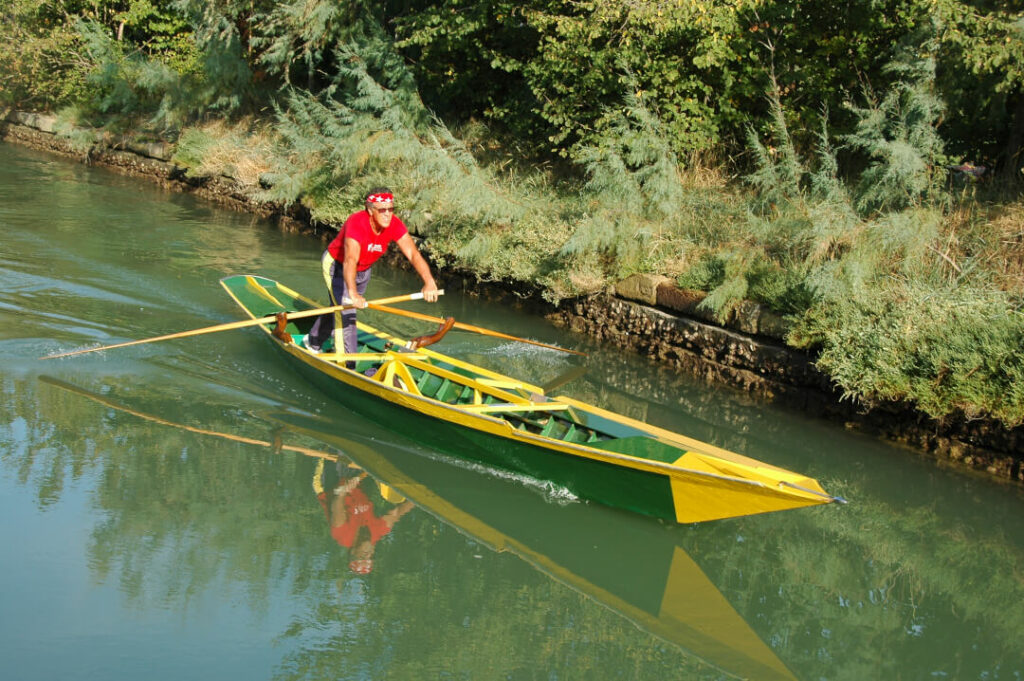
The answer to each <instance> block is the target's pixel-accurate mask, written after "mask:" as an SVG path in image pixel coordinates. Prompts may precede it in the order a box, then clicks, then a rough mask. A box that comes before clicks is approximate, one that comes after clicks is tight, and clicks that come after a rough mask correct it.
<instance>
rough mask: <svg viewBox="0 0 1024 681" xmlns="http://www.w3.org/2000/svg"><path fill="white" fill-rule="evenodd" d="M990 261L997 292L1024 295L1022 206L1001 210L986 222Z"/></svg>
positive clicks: (1023, 209) (1007, 206)
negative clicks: (998, 289)
mask: <svg viewBox="0 0 1024 681" xmlns="http://www.w3.org/2000/svg"><path fill="white" fill-rule="evenodd" d="M988 225H989V227H990V229H991V231H992V245H993V250H994V253H992V261H991V265H990V267H991V268H992V269H993V271H994V272H995V274H996V278H997V280H998V282H999V286H1000V288H1002V289H1003V290H1005V291H1009V292H1011V293H1016V294H1021V295H1024V202H1017V203H1013V204H1008V205H1005V206H1001V207H1000V208H999V210H998V214H996V215H993V216H992V218H991V219H990V220H989V221H988Z"/></svg>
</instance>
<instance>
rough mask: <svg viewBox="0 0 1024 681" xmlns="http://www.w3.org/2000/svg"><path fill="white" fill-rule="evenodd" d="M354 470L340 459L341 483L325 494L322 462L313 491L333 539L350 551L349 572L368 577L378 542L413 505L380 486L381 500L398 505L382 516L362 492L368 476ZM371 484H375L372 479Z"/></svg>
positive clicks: (318, 468)
mask: <svg viewBox="0 0 1024 681" xmlns="http://www.w3.org/2000/svg"><path fill="white" fill-rule="evenodd" d="M354 466H355V464H351V465H349V464H347V463H346V462H345V461H343V460H341V459H339V460H338V464H337V470H338V477H339V479H338V482H337V484H335V485H334V486H333V488H332V489H331V491H330V492H327V491H325V490H324V461H323V459H320V460H319V461H318V462H317V464H316V470H315V471H314V473H313V491H314V492H316V498H317V499H318V500H319V501H320V505H321V506H322V507H323V509H324V513H325V514H326V515H327V521H328V523H330V527H331V536H332V537H334V540H335V541H337V542H338V543H339V544H341V545H342V546H344V547H345V548H347V549H348V550H349V557H350V561H349V564H348V567H349V569H350V570H352V572H354V573H356V574H361V575H365V574H368V573H370V572H371V571H372V570H373V552H374V550H375V548H376V546H377V542H378V541H380V538H381V537H383V536H384V535H386V534H387V533H388V532H390V531H391V528H392V527H394V526H395V523H396V522H398V519H399V518H401V517H402V516H404V515H405V514H406V513H408V512H409V511H411V510H412V509H413V503H412V502H411V501H408V500H407V499H405V498H404V497H402V496H401V495H397V494H395V492H394V491H392V490H391V489H390V488H388V487H386V486H385V485H380V493H381V496H382V497H383V498H384V499H385V500H387V501H389V502H391V503H394V504H395V505H394V506H392V507H391V508H390V509H388V510H387V511H386V512H385V513H384V514H383V515H380V516H378V515H377V514H376V509H375V508H374V505H373V502H372V501H370V497H369V496H367V494H366V492H364V491H363V489H361V483H362V482H363V480H366V479H367V478H368V476H367V474H366V472H365V471H363V470H360V469H359V468H357V467H354ZM367 484H373V480H372V478H370V482H369V483H367Z"/></svg>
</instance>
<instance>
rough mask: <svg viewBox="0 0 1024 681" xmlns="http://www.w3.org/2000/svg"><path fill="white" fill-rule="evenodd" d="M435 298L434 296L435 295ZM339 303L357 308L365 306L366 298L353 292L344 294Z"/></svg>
mask: <svg viewBox="0 0 1024 681" xmlns="http://www.w3.org/2000/svg"><path fill="white" fill-rule="evenodd" d="M435 298H436V295H435ZM341 304H342V305H355V306H356V307H358V308H359V309H363V308H364V307H366V298H364V297H362V296H361V295H359V294H358V293H353V294H352V295H351V296H346V297H345V299H344V300H342V301H341Z"/></svg>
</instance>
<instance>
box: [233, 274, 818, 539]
mask: <svg viewBox="0 0 1024 681" xmlns="http://www.w3.org/2000/svg"><path fill="white" fill-rule="evenodd" d="M221 283H222V285H223V286H224V288H225V289H226V290H227V291H228V293H229V294H230V295H231V296H232V297H233V298H234V299H235V300H236V302H238V304H239V305H240V306H241V307H242V308H243V309H244V310H246V311H247V312H248V313H249V314H250V316H252V317H253V318H254V319H257V320H263V319H267V320H268V323H266V324H263V325H260V326H259V327H258V328H260V329H261V330H262V331H263V332H264V333H266V334H267V336H268V338H269V339H270V340H271V341H272V342H273V343H274V345H275V347H277V349H278V350H279V351H280V352H281V353H282V354H283V355H284V356H285V357H286V358H287V359H288V361H289V362H291V364H292V366H294V367H295V369H296V370H297V371H298V372H299V373H300V374H301V375H302V376H304V377H305V378H307V379H308V380H309V381H310V382H311V383H313V384H314V385H316V386H318V387H319V388H320V389H321V390H322V391H323V392H324V393H326V394H327V395H328V396H329V397H330V398H331V399H333V400H336V401H337V402H339V403H341V404H343V405H345V406H347V407H348V408H349V409H351V410H352V411H353V412H355V413H357V414H359V415H360V416H362V417H365V418H367V419H370V420H372V421H374V422H376V423H378V424H380V425H382V426H384V427H385V428H389V429H392V430H394V431H395V432H397V433H400V434H402V435H405V436H409V437H412V438H414V439H415V440H416V441H418V442H421V443H423V444H426V445H428V446H430V447H432V448H434V449H437V450H439V451H441V452H443V453H445V454H448V455H451V456H455V457H458V458H460V459H464V460H466V461H470V462H473V463H476V464H481V465H483V466H488V467H493V468H496V469H500V470H504V471H509V472H511V473H514V474H517V475H523V476H529V477H531V478H535V479H537V480H543V481H548V482H550V483H553V484H555V485H558V486H561V487H564V488H566V489H568V490H569V491H570V492H571V493H573V494H574V495H576V496H577V497H579V498H581V499H585V500H588V501H594V502H597V503H601V504H604V505H607V506H611V507H614V508H619V509H625V510H628V511H632V512H636V513H642V514H644V515H648V516H653V517H656V518H663V519H666V520H671V521H673V522H681V523H685V522H701V521H704V520H714V519H719V518H727V517H735V516H740V515H749V514H753V513H766V512H771V511H778V510H784V509H788V508H798V507H801V506H811V505H816V504H823V503H829V502H833V501H837V499H835V498H834V497H831V496H829V495H828V494H827V493H826V492H825V491H824V490H823V489H821V487H820V485H818V483H817V482H816V481H814V480H812V479H810V478H807V477H804V476H801V475H799V474H796V473H793V472H791V471H786V470H784V469H781V468H775V467H773V466H769V465H767V464H764V463H762V462H760V461H755V460H753V459H748V458H746V457H742V456H740V455H737V454H734V453H732V452H728V451H725V450H722V449H719V448H716V447H713V446H711V445H708V444H707V443H702V442H699V441H697V440H694V439H692V438H687V437H686V436H683V435H680V434H678V433H673V432H671V431H667V430H663V429H660V428H656V427H654V426H651V425H649V424H645V423H642V422H639V421H635V420H633V419H629V418H627V417H624V416H621V415H619V414H615V413H612V412H609V411H606V410H602V409H600V408H598V407H595V406H593V405H589V404H586V403H583V402H579V401H577V400H573V399H571V398H568V397H563V396H559V397H554V398H549V397H548V396H546V395H544V394H543V393H544V391H543V390H542V389H541V388H539V387H537V386H531V385H529V384H526V383H523V382H521V381H517V380H516V379H514V378H511V377H508V376H503V375H501V374H498V373H495V372H493V371H489V370H487V369H485V368H482V367H479V366H476V365H473V364H469V363H467V362H463V361H461V360H458V359H456V358H452V357H448V356H446V355H442V354H440V353H437V352H433V351H432V350H429V349H418V350H415V351H411V350H407V349H405V347H404V343H405V342H404V341H403V340H401V339H396V338H392V337H390V336H388V335H387V334H385V333H382V332H380V331H377V330H376V329H372V328H371V327H368V326H366V325H364V324H360V325H359V351H358V352H357V353H354V354H344V353H342V354H338V353H335V352H328V353H324V354H314V353H311V352H309V351H308V350H305V349H303V348H300V347H298V346H297V345H296V344H295V342H294V339H296V338H298V337H300V336H301V335H302V334H303V333H305V332H307V331H308V329H309V327H310V326H311V325H312V323H313V320H314V318H315V314H317V313H319V311H320V310H319V309H318V308H317V306H316V304H315V303H314V302H313V301H310V300H308V299H306V298H303V297H302V296H301V295H299V294H298V293H295V292H294V291H291V290H290V289H288V288H286V287H284V286H282V285H281V284H279V283H277V282H275V281H273V280H270V279H265V278H263V277H255V276H234V277H228V278H226V279H224V280H222V281H221ZM283 313H287V315H288V316H287V318H286V319H283V320H282V321H281V324H282V326H281V327H280V328H278V329H277V330H276V332H272V328H271V327H273V326H275V325H274V324H273V323H270V320H271V319H272V318H273V317H274V315H283ZM370 369H372V371H369V374H372V377H371V376H370V375H368V374H367V370H370ZM338 428H339V433H344V429H345V425H344V424H339V425H338Z"/></svg>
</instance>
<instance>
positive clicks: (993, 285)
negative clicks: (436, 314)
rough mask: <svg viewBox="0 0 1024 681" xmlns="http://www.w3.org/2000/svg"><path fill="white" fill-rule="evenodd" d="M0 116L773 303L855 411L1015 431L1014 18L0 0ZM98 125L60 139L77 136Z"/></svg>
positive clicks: (728, 6) (564, 262) (260, 184)
mask: <svg viewBox="0 0 1024 681" xmlns="http://www.w3.org/2000/svg"><path fill="white" fill-rule="evenodd" d="M0 7H2V9H0V13H2V15H3V19H4V21H3V23H2V26H0V34H2V36H0V37H2V40H0V105H2V106H6V107H18V108H21V109H26V108H28V109H47V110H55V111H60V112H62V120H64V121H65V125H66V128H65V130H66V131H67V133H66V134H68V135H72V134H73V135H75V136H76V137H75V139H76V141H77V143H79V144H82V145H84V146H89V145H95V144H117V143H118V141H119V140H122V139H124V137H125V136H133V137H138V136H152V137H156V138H162V139H170V140H172V141H174V142H176V144H177V155H176V161H177V162H178V163H180V164H181V165H183V166H185V167H187V168H188V172H190V173H192V174H196V175H204V174H228V175H230V176H231V177H234V178H235V179H236V180H237V181H238V182H240V183H241V184H242V185H243V186H244V187H246V189H247V190H248V191H250V192H252V193H253V194H254V195H256V196H259V197H261V198H263V199H266V200H268V201H277V202H281V203H283V204H292V203H301V204H302V205H304V206H305V207H306V208H307V209H308V210H309V211H310V215H311V216H312V218H313V219H314V220H317V221H321V222H323V223H334V222H336V221H338V220H339V219H341V218H343V217H344V216H345V215H346V214H347V213H348V212H350V211H351V210H352V209H353V208H354V207H356V206H358V205H359V204H360V197H361V195H362V194H363V192H364V191H365V189H366V188H367V187H369V186H373V185H376V184H381V183H384V184H388V185H390V186H392V187H393V188H394V189H395V190H396V192H397V193H398V194H399V196H400V197H401V209H402V211H403V214H404V215H405V216H406V217H407V218H408V221H409V222H410V223H412V224H414V225H416V227H417V228H418V229H419V230H420V233H421V234H423V235H424V236H425V238H426V245H427V247H428V248H429V250H430V252H431V255H432V257H433V258H434V260H435V261H436V262H437V263H438V264H439V265H440V266H442V267H450V266H457V267H462V268H467V269H470V270H472V271H473V272H475V273H477V274H478V276H480V277H481V278H484V279H491V280H500V281H504V282H510V283H515V284H517V285H522V284H526V285H528V286H535V287H537V288H539V290H540V291H541V292H542V293H543V295H545V297H547V298H548V299H549V300H551V301H559V300H562V299H565V298H569V297H572V296H576V295H581V294H586V293H590V292H594V291H598V290H602V289H604V288H607V287H608V286H609V285H610V284H612V283H614V282H615V281H617V280H619V279H621V278H623V277H625V276H628V275H630V274H633V273H637V272H649V273H657V274H665V275H668V276H670V277H673V278H675V279H676V281H677V282H678V283H679V284H680V285H681V286H684V287H688V288H694V289H699V290H703V291H706V292H708V293H709V295H708V296H707V298H706V299H705V300H704V302H703V303H702V304H703V305H704V306H706V307H707V308H709V309H711V310H712V311H714V312H715V314H716V315H718V316H719V317H720V318H721V319H726V318H728V316H729V315H730V314H731V313H732V311H733V309H734V308H735V306H736V305H737V304H738V303H739V302H740V301H741V300H743V299H752V300H756V301H759V302H762V303H764V304H767V305H769V306H770V307H772V308H774V309H775V310H777V311H779V312H782V313H784V314H786V315H788V316H789V318H790V320H791V323H792V324H791V331H790V333H789V336H788V338H787V342H789V343H790V344H792V345H794V346H796V347H800V348H805V349H808V350H810V351H812V352H814V353H816V355H817V357H818V363H819V366H821V367H822V368H823V369H824V370H825V371H826V372H828V373H829V374H830V375H831V376H832V377H833V378H834V379H835V381H836V383H837V384H838V385H839V386H840V387H841V388H842V389H843V390H844V391H845V392H846V394H847V395H848V396H849V397H851V398H853V399H857V400H860V401H862V402H863V403H865V404H867V405H870V404H874V403H879V402H885V401H906V402H910V403H913V404H915V405H916V406H918V407H919V408H921V409H922V410H923V411H924V412H925V413H927V414H928V415H930V416H932V417H935V418H940V419H941V418H947V417H967V418H975V417H993V418H995V419H997V420H1000V421H1002V422H1003V423H1004V424H1006V425H1008V426H1016V425H1019V424H1021V423H1022V422H1024V351H1022V348H1024V309H1022V301H1024V201H1022V200H1021V198H1020V189H1021V186H1022V180H1024V176H1022V173H1021V169H1022V166H1024V156H1022V154H1021V151H1022V149H1024V14H1022V13H1021V11H1020V10H1019V7H1018V5H1016V4H1015V3H1011V2H1008V1H1006V0H909V1H902V2H889V1H886V0H870V1H869V0H863V1H857V2H853V3H847V4H846V5H844V6H843V7H841V8H839V7H837V6H836V5H835V4H834V3H826V2H821V1H820V0H801V1H798V2H793V1H790V2H782V1H773V0H708V1H706V2H701V1H698V0H680V1H678V2H673V1H669V0H665V1H651V2H631V1H625V0H617V1H612V0H583V1H581V2H573V3H567V2H560V1H557V0H527V1H526V2H512V1H511V0H481V1H478V2H464V1H462V0H432V1H431V0H403V1H398V0H389V1H386V2H360V1H346V2H339V1H337V0H281V1H276V2H272V1H270V0H244V2H243V1H242V0H216V1H213V2H208V1H203V0H44V1H43V2H36V1H31V2H30V1H29V0H5V2H3V4H2V5H0ZM83 128H85V129H91V130H93V131H94V132H92V133H90V134H87V135H83V134H82V133H81V130H82V129H83Z"/></svg>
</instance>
